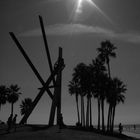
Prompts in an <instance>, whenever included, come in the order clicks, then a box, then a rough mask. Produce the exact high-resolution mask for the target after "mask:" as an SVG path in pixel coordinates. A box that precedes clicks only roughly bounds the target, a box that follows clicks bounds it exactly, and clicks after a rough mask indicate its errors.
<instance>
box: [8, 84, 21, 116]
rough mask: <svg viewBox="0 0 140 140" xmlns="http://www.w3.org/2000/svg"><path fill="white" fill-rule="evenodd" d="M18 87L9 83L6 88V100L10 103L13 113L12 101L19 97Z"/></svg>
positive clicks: (14, 101)
mask: <svg viewBox="0 0 140 140" xmlns="http://www.w3.org/2000/svg"><path fill="white" fill-rule="evenodd" d="M19 90H20V88H19V87H18V85H11V86H10V87H9V89H8V102H9V103H11V114H12V115H13V110H14V103H16V102H17V101H18V99H19V95H20V94H21V92H19Z"/></svg>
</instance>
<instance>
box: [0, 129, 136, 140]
mask: <svg viewBox="0 0 140 140" xmlns="http://www.w3.org/2000/svg"><path fill="white" fill-rule="evenodd" d="M122 139H124V140H135V139H133V138H128V137H125V138H117V137H112V136H105V135H101V134H99V133H95V132H87V131H86V132H85V131H80V130H73V129H67V128H65V129H62V130H59V127H58V126H53V127H50V128H46V129H34V128H33V127H31V126H18V128H17V131H16V132H14V129H12V130H11V132H10V133H8V134H6V131H5V130H4V129H3V131H2V129H1V130H0V140H122Z"/></svg>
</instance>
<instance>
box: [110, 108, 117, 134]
mask: <svg viewBox="0 0 140 140" xmlns="http://www.w3.org/2000/svg"><path fill="white" fill-rule="evenodd" d="M115 109H116V106H113V114H112V129H111V130H112V132H113V129H114V119H115Z"/></svg>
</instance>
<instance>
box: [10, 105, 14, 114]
mask: <svg viewBox="0 0 140 140" xmlns="http://www.w3.org/2000/svg"><path fill="white" fill-rule="evenodd" d="M13 110H14V104H13V103H11V114H12V115H13Z"/></svg>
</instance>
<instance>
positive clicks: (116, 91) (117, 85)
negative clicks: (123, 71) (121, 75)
mask: <svg viewBox="0 0 140 140" xmlns="http://www.w3.org/2000/svg"><path fill="white" fill-rule="evenodd" d="M112 85H113V87H112V89H113V95H112V99H110V104H111V106H112V117H111V131H112V132H113V128H114V118H115V109H116V105H117V104H119V103H120V102H122V103H124V100H125V96H124V95H123V94H122V93H125V92H126V90H127V89H126V85H125V84H124V83H123V82H122V81H121V80H119V79H118V78H113V80H112Z"/></svg>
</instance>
